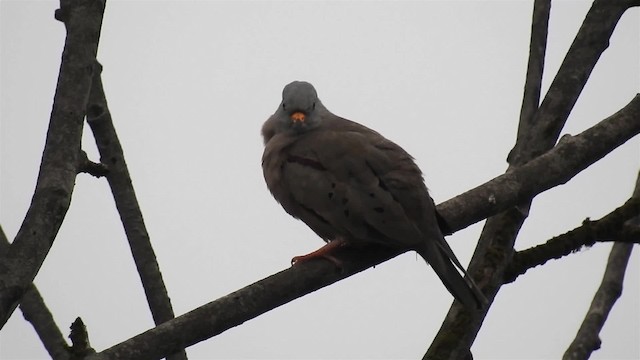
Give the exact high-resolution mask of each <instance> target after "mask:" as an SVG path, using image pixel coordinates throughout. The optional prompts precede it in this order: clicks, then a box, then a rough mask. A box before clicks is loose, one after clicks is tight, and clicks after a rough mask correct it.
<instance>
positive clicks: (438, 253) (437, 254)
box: [416, 235, 487, 309]
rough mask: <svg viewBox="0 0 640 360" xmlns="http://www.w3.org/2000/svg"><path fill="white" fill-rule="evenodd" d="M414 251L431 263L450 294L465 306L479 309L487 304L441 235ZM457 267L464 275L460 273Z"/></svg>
mask: <svg viewBox="0 0 640 360" xmlns="http://www.w3.org/2000/svg"><path fill="white" fill-rule="evenodd" d="M416 251H417V252H418V254H420V256H422V257H423V258H424V259H425V261H426V262H427V263H429V265H431V267H432V268H433V270H434V271H435V272H436V274H437V275H438V277H439V278H440V280H442V283H443V284H444V286H446V288H447V290H449V292H450V293H451V295H453V297H455V298H456V299H457V300H458V301H460V302H461V303H462V304H463V305H464V306H465V307H467V308H468V309H480V308H483V307H484V306H485V305H486V304H487V299H486V298H485V296H484V295H483V294H482V292H481V291H480V289H479V288H478V286H477V285H476V284H475V283H474V282H473V280H472V279H471V278H470V277H469V276H468V275H467V272H466V271H465V269H464V267H463V266H462V265H461V264H460V261H458V259H457V258H456V256H455V254H454V253H453V250H451V248H450V247H449V244H447V242H446V241H445V239H444V237H443V236H442V235H440V237H438V238H436V239H433V238H431V239H429V240H428V241H425V245H424V246H423V247H422V248H420V249H416ZM458 269H460V271H461V272H462V274H463V275H464V277H462V275H460V273H459V272H458Z"/></svg>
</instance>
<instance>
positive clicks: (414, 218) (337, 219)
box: [262, 81, 486, 309]
mask: <svg viewBox="0 0 640 360" xmlns="http://www.w3.org/2000/svg"><path fill="white" fill-rule="evenodd" d="M262 136H263V138H264V144H265V149H264V154H263V156H262V170H263V173H264V178H265V180H266V183H267V187H268V188H269V190H270V191H271V193H272V194H273V197H274V198H275V199H276V200H277V201H278V202H279V203H280V204H281V205H282V207H283V208H284V209H285V211H286V212H287V213H289V214H290V215H291V216H293V217H294V218H297V219H300V220H302V221H303V222H304V223H306V224H307V225H308V226H309V227H310V228H311V229H312V230H313V231H314V232H315V233H316V234H318V236H320V237H321V238H322V239H323V240H324V241H325V242H327V244H326V245H325V246H323V247H322V248H320V249H318V250H316V251H314V252H312V253H310V254H307V255H303V256H297V257H295V258H294V259H293V260H292V263H293V264H294V265H295V264H297V263H299V262H302V261H308V260H310V259H314V258H318V257H321V258H326V259H329V260H331V261H333V262H335V263H336V264H339V261H338V260H337V259H336V258H335V257H333V255H332V252H333V251H334V250H335V249H336V248H338V247H341V246H357V245H362V244H367V243H378V244H382V245H384V246H387V247H392V248H397V249H401V250H415V251H416V252H417V253H418V254H420V256H422V257H423V258H424V260H425V261H426V262H427V263H428V264H430V265H431V267H432V268H433V270H434V271H435V272H436V274H437V275H438V277H440V280H442V282H443V283H444V285H445V286H446V288H447V289H448V290H449V292H450V293H451V294H452V295H453V296H454V297H455V298H456V299H457V300H458V301H460V302H461V303H462V304H464V305H465V306H466V307H468V308H470V309H475V308H480V307H482V306H483V304H484V303H485V302H486V300H485V298H484V296H483V294H482V293H481V292H480V290H479V289H478V288H477V286H475V284H474V283H473V281H472V280H471V278H470V277H469V276H467V274H466V272H465V270H464V268H463V267H462V265H461V264H460V262H459V261H458V259H457V258H456V256H455V255H454V253H453V251H452V250H451V248H450V247H449V245H448V244H447V242H446V241H445V239H444V236H443V235H442V232H441V230H440V227H439V226H438V220H437V218H436V211H435V204H434V202H433V199H431V196H429V193H428V190H427V187H426V186H425V184H424V180H423V178H422V172H421V171H420V169H419V168H418V166H417V165H416V164H415V162H414V161H413V158H412V157H411V155H409V154H408V153H407V152H406V151H404V149H402V148H401V147H400V146H398V145H396V144H395V143H393V142H392V141H390V140H387V139H386V138H384V137H383V136H382V135H380V134H379V133H377V132H376V131H374V130H371V129H369V128H367V127H365V126H363V125H360V124H358V123H356V122H353V121H350V120H347V119H343V118H341V117H339V116H336V115H334V114H332V113H331V112H330V111H329V110H327V108H326V107H324V105H323V104H322V102H321V101H320V99H318V95H317V93H316V90H315V88H314V87H313V85H311V84H310V83H308V82H303V81H294V82H292V83H290V84H288V85H287V86H285V88H284V90H283V91H282V102H281V103H280V105H279V106H278V109H277V110H276V112H275V113H274V114H273V115H272V116H271V117H270V118H269V119H268V120H267V121H266V122H265V123H264V125H263V127H262ZM456 267H457V268H458V269H460V271H462V273H463V274H464V275H465V277H464V278H463V276H461V274H460V273H459V272H458V270H457V269H456Z"/></svg>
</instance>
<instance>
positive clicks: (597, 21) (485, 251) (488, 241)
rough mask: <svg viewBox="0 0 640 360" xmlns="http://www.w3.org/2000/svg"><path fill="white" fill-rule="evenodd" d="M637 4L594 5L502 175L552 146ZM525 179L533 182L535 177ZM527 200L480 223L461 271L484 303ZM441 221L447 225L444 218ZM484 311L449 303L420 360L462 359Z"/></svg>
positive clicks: (493, 290)
mask: <svg viewBox="0 0 640 360" xmlns="http://www.w3.org/2000/svg"><path fill="white" fill-rule="evenodd" d="M637 2H638V1H615V2H612V1H608V0H595V1H594V3H593V5H592V7H591V9H590V10H589V12H588V13H587V15H586V17H585V20H584V22H583V24H582V26H581V27H580V30H579V31H578V34H577V35H576V37H575V39H574V41H573V43H572V45H571V47H570V48H569V50H568V52H567V55H566V56H565V59H564V61H563V62H562V65H561V66H560V69H559V70H558V73H557V74H556V76H555V78H554V80H553V82H552V83H551V86H550V88H549V91H548V92H547V94H546V95H545V98H544V100H543V101H542V104H541V105H540V108H539V109H538V111H537V112H536V114H535V116H534V118H533V120H532V121H531V123H532V126H530V127H529V131H528V133H520V134H519V136H518V139H517V142H516V144H515V146H514V148H513V149H512V150H511V152H510V153H509V156H508V157H507V161H508V162H509V164H510V166H509V169H508V170H507V172H510V171H512V170H513V169H514V168H516V167H517V166H520V165H522V164H526V163H527V162H528V161H530V160H531V159H534V158H536V157H537V156H539V155H540V154H543V153H545V152H546V151H548V150H549V149H550V148H551V147H552V146H553V145H554V143H555V142H556V141H557V139H558V136H559V134H560V131H561V129H562V128H563V127H564V124H565V122H566V121H567V118H568V116H569V114H570V112H571V110H572V108H573V106H574V104H575V102H576V100H577V99H578V96H579V95H580V93H581V92H582V89H583V88H584V85H585V84H586V82H587V79H588V77H589V75H590V74H591V71H592V70H593V68H594V67H595V64H596V63H597V61H598V59H599V58H600V55H601V54H602V52H604V50H605V49H606V48H607V47H608V46H609V38H610V37H611V34H612V33H613V30H614V29H615V26H616V24H617V23H618V21H619V20H620V18H621V17H622V14H623V13H624V12H625V11H626V10H627V9H628V8H629V7H631V6H634V5H637V4H636V3H637ZM536 4H540V3H539V2H536ZM534 13H535V12H534ZM534 24H535V22H534ZM635 114H637V111H636V112H635ZM636 119H637V118H636ZM521 127H522V126H521ZM534 161H535V160H534ZM531 176H533V177H534V178H535V177H537V176H541V175H540V174H531ZM532 199H533V196H531V197H529V198H523V199H522V200H521V202H520V203H519V204H518V205H517V207H514V208H511V209H505V210H507V211H505V212H504V213H503V214H500V215H498V216H495V217H492V218H490V219H488V220H487V222H486V223H485V226H484V229H483V231H482V234H481V236H480V240H479V241H478V247H477V248H476V251H475V252H474V255H473V257H472V259H471V262H470V265H469V269H468V270H467V271H468V273H469V274H470V276H472V277H473V278H474V279H475V280H476V283H478V284H479V285H480V286H481V288H482V290H483V292H484V294H485V296H486V297H487V299H489V301H490V302H492V301H493V299H494V298H495V296H496V294H497V293H498V291H499V289H500V287H501V286H502V283H501V282H502V280H503V272H504V270H505V268H506V267H507V265H508V264H509V263H510V260H511V256H512V255H513V252H514V250H513V246H514V244H515V241H516V238H517V235H518V233H519V231H520V229H521V227H522V224H523V223H524V221H525V219H526V217H527V216H528V212H529V207H530V204H531V201H532ZM441 215H442V216H443V217H444V218H445V219H448V218H447V216H446V214H441ZM489 307H490V306H488V307H487V308H486V309H485V310H484V311H480V312H474V313H473V314H470V313H469V312H468V311H466V309H464V308H462V307H461V306H460V304H458V303H456V302H454V304H453V305H452V307H451V309H450V310H449V312H448V313H447V316H446V318H445V320H444V322H443V323H442V326H441V328H440V330H439V331H438V334H437V335H436V338H435V339H434V341H433V343H432V344H431V346H430V348H429V350H427V353H426V354H425V355H424V357H423V358H425V359H449V358H457V357H464V356H468V354H470V348H471V345H472V344H473V341H474V340H475V338H476V335H477V333H478V331H479V329H480V327H481V326H482V322H483V321H484V318H485V316H486V315H487V311H488V309H489ZM452 339H454V340H453V341H452Z"/></svg>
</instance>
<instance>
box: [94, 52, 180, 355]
mask: <svg viewBox="0 0 640 360" xmlns="http://www.w3.org/2000/svg"><path fill="white" fill-rule="evenodd" d="M101 72H102V66H100V64H97V71H95V72H94V77H93V84H92V86H91V93H90V95H89V106H88V111H87V123H88V124H89V127H90V128H91V131H92V132H93V136H94V138H95V139H96V145H97V146H98V151H99V152H100V159H101V162H102V163H105V164H108V165H107V166H108V168H109V172H108V173H107V174H106V178H107V181H108V182H109V186H110V187H111V192H112V193H113V198H114V200H115V203H116V207H117V209H118V213H119V214H120V220H121V221H122V225H123V226H124V230H125V233H126V234H127V239H128V240H129V247H130V248H131V254H132V255H133V260H134V261H135V264H136V267H137V269H138V274H140V280H141V281H142V286H143V288H144V292H145V294H146V297H147V302H148V303H149V309H150V310H151V314H152V316H153V320H154V322H155V324H156V325H159V324H161V323H163V322H165V321H168V320H171V319H173V318H174V317H175V316H174V313H173V308H172V307H171V300H170V299H169V295H168V294H167V289H166V287H165V285H164V281H163V279H162V273H161V272H160V267H159V266H158V262H157V260H156V255H155V252H154V251H153V246H152V245H151V240H150V238H149V233H148V232H147V229H146V226H145V224H144V220H143V218H142V211H141V210H140V206H139V205H138V199H137V198H136V193H135V191H134V189H133V183H132V181H131V176H130V175H129V170H128V169H127V163H126V161H125V159H124V153H123V151H122V146H121V145H120V140H119V139H118V135H117V134H116V130H115V128H114V126H113V121H112V119H111V113H110V112H109V107H108V105H107V99H106V97H105V94H104V88H103V86H102V79H101ZM186 358H187V354H186V352H185V351H184V350H181V351H178V352H177V353H175V354H173V355H171V356H169V357H168V358H167V359H168V360H182V359H186Z"/></svg>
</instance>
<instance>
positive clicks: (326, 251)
mask: <svg viewBox="0 0 640 360" xmlns="http://www.w3.org/2000/svg"><path fill="white" fill-rule="evenodd" d="M346 243H347V242H346V241H344V240H343V239H342V238H336V239H334V240H332V241H329V242H328V243H326V244H325V245H324V246H323V247H321V248H320V249H318V250H316V251H313V252H310V253H308V254H306V255H300V256H296V257H294V258H293V259H291V265H295V264H297V263H299V262H304V261H309V260H312V259H316V258H325V259H327V260H329V261H331V262H332V263H334V264H336V266H338V267H342V263H341V262H340V260H338V259H336V258H335V257H333V256H331V255H330V253H331V252H332V251H333V250H334V249H336V248H339V247H341V246H343V245H344V244H346Z"/></svg>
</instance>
